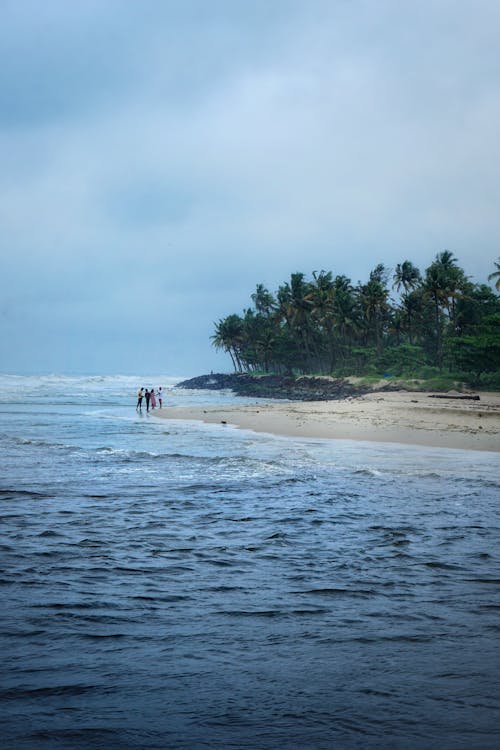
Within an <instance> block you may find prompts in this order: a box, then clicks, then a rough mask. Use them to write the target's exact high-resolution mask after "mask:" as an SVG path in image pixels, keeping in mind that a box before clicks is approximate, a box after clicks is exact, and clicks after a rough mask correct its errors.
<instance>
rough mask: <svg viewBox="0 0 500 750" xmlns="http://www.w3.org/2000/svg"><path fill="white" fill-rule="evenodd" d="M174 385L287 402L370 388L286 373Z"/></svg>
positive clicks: (356, 393)
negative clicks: (292, 375) (231, 392)
mask: <svg viewBox="0 0 500 750" xmlns="http://www.w3.org/2000/svg"><path fill="white" fill-rule="evenodd" d="M177 388H190V389H196V390H214V391H218V390H226V389H227V390H231V391H233V393H235V394H236V395H237V396H254V397H258V398H283V399H288V400H290V401H335V400H338V399H343V398H348V397H353V396H362V395H363V394H365V393H370V392H371V391H372V390H373V389H372V388H369V387H368V386H362V385H353V384H352V383H349V381H347V380H344V379H343V378H321V377H312V376H307V377H306V376H304V377H299V378H294V377H291V376H286V375H249V374H247V373H233V374H230V375H228V374H223V373H217V374H210V375H200V376H199V377H197V378H191V379H190V380H184V381H183V382H182V383H178V384H177ZM377 390H400V389H399V388H398V387H397V386H385V387H384V388H383V389H377Z"/></svg>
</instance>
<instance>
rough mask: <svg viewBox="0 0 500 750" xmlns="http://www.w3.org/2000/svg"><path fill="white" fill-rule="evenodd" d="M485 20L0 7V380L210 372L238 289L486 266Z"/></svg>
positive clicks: (480, 6)
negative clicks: (433, 267) (399, 267)
mask: <svg viewBox="0 0 500 750" xmlns="http://www.w3.org/2000/svg"><path fill="white" fill-rule="evenodd" d="M499 28H500V3H499V2H498V0H470V1H469V0H418V2H415V1H414V0H412V1H411V2H410V1H406V0H141V1H140V2H139V1H138V0H71V2H68V0H44V1H43V2H41V1H40V0H1V2H0V164H1V169H0V248H1V249H0V290H1V295H0V371H3V372H43V373H46V372H63V373H78V372H81V373H99V372H103V373H112V372H121V373H134V372H141V373H165V374H167V373H168V374H171V375H191V374H193V375H194V374H199V373H201V372H206V371H209V370H210V369H219V370H220V369H223V370H224V369H226V370H227V369H229V366H230V362H229V361H228V360H227V359H226V358H225V357H224V356H223V355H222V354H217V353H216V352H215V351H214V350H213V349H212V347H211V345H210V340H209V337H210V335H211V333H212V332H213V323H214V321H216V320H218V319H219V318H221V317H224V316H225V315H227V314H229V313H232V312H241V311H242V310H243V308H244V307H246V306H248V304H249V296H250V294H251V293H252V292H253V291H254V289H255V286H256V284H257V283H259V282H261V283H264V284H265V285H266V286H268V287H269V288H270V289H272V290H274V289H276V287H277V286H278V284H279V283H281V282H282V281H284V280H285V279H287V278H288V277H289V275H290V273H292V272H294V271H303V272H305V273H306V274H307V275H309V274H310V273H311V272H312V271H314V270H321V269H326V270H332V271H334V273H342V274H346V275H348V276H350V277H351V278H352V279H353V281H355V282H356V281H358V280H364V279H365V278H366V276H367V275H368V273H369V271H370V270H371V269H372V268H373V267H374V266H375V265H376V264H377V263H379V262H383V263H385V264H386V265H387V266H388V267H390V268H394V266H395V265H396V263H398V262H401V261H403V260H405V259H407V258H408V259H410V260H412V261H413V262H415V263H416V264H417V265H418V266H419V267H420V268H421V269H424V268H425V267H426V266H427V265H428V264H429V263H430V262H431V261H432V259H433V258H434V256H435V254H436V253H437V252H439V251H441V250H444V249H449V250H451V251H453V252H454V253H455V255H456V256H457V258H458V259H459V261H460V263H461V265H462V266H463V267H464V269H465V270H466V272H467V273H468V274H469V275H470V276H471V277H472V278H473V280H476V281H481V282H484V281H486V278H487V275H488V274H489V273H490V272H491V271H493V270H494V268H493V261H494V260H495V259H497V257H498V256H499V254H500V243H499V236H500V232H499V229H500V218H499V216H500V211H499V206H500V170H499V164H500V158H499V157H500V138H499V133H500V86H499V84H500V70H499V67H500V65H499V61H500V56H499V54H498V29H499Z"/></svg>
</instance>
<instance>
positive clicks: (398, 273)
mask: <svg viewBox="0 0 500 750" xmlns="http://www.w3.org/2000/svg"><path fill="white" fill-rule="evenodd" d="M392 278H393V285H392V288H393V289H394V288H396V291H398V292H399V291H400V289H401V287H402V288H403V289H404V291H405V292H406V293H408V292H411V291H413V290H414V289H416V288H417V286H418V285H419V284H420V283H421V281H422V277H421V276H420V271H419V270H418V268H417V267H416V266H414V265H413V263H412V262H411V261H410V260H404V261H403V262H402V263H398V264H397V266H396V269H395V271H394V275H393V277H392Z"/></svg>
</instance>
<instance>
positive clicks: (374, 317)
mask: <svg viewBox="0 0 500 750" xmlns="http://www.w3.org/2000/svg"><path fill="white" fill-rule="evenodd" d="M386 279H387V271H386V269H385V268H384V266H383V264H382V263H379V264H378V266H376V267H375V268H374V269H373V271H372V272H371V273H370V278H369V280H368V282H367V283H366V284H364V285H362V286H361V287H360V289H359V297H360V302H361V305H362V308H363V310H364V317H365V324H366V329H367V331H368V333H371V332H373V334H374V338H375V346H376V348H377V354H380V353H381V351H382V326H383V323H384V319H385V318H386V314H387V311H388V309H389V305H388V303H387V298H388V296H389V290H388V289H387V287H386Z"/></svg>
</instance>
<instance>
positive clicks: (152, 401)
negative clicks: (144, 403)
mask: <svg viewBox="0 0 500 750" xmlns="http://www.w3.org/2000/svg"><path fill="white" fill-rule="evenodd" d="M149 395H150V396H151V408H152V409H155V408H156V398H155V389H154V388H151V390H150V391H149Z"/></svg>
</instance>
